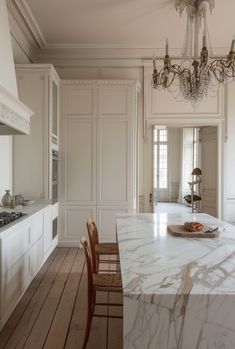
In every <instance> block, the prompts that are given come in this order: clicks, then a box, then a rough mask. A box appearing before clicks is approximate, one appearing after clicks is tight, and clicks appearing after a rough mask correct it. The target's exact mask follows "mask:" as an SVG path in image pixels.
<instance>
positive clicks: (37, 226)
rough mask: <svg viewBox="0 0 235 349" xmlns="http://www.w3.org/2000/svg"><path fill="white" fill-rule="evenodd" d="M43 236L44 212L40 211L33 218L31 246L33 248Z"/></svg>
mask: <svg viewBox="0 0 235 349" xmlns="http://www.w3.org/2000/svg"><path fill="white" fill-rule="evenodd" d="M42 234H43V212H42V211H40V212H38V213H36V214H34V215H33V216H32V217H31V228H30V245H31V246H32V245H33V244H34V243H35V242H36V241H37V240H39V239H40V238H41V237H42Z"/></svg>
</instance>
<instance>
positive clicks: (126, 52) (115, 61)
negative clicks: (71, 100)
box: [7, 0, 229, 67]
mask: <svg viewBox="0 0 235 349" xmlns="http://www.w3.org/2000/svg"><path fill="white" fill-rule="evenodd" d="M7 5H8V13H9V21H10V28H11V34H12V36H13V37H14V39H15V40H16V42H17V44H18V46H19V47H20V48H21V50H22V51H23V52H24V53H25V54H26V55H27V56H28V58H29V59H30V61H31V62H34V63H48V62H50V63H51V64H53V65H55V66H57V67H60V66H61V67H62V66H82V67H85V66H87V67H94V66H96V67H97V66H98V67H102V66H114V67H123V66H126V67H139V66H142V67H143V65H145V64H144V62H145V61H146V60H147V61H149V62H150V61H151V59H152V57H153V56H155V57H156V59H157V60H162V59H163V57H164V55H165V49H164V48H163V47H162V48H160V47H154V46H151V45H144V44H143V45H138V44H94V43H93V44H81V43H57V44H56V43H55V44H51V43H47V42H46V39H45V37H44V35H43V33H42V31H41V29H40V27H39V25H38V23H37V21H36V19H35V17H34V16H33V14H32V12H31V10H30V8H29V6H28V5H27V3H26V0H7ZM228 51H229V48H228V47H226V48H224V47H222V48H215V49H214V56H216V57H226V55H227V53H228ZM181 52H182V48H171V49H170V54H171V57H172V59H176V60H179V59H180V57H181Z"/></svg>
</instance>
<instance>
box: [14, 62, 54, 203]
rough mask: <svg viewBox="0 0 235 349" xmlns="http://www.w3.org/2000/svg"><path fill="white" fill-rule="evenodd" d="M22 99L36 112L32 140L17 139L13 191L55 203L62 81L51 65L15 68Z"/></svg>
mask: <svg viewBox="0 0 235 349" xmlns="http://www.w3.org/2000/svg"><path fill="white" fill-rule="evenodd" d="M16 76H17V84H18V91H19V98H20V100H21V101H22V102H24V103H25V104H26V105H28V106H30V108H31V109H32V110H33V111H34V113H35V114H34V116H33V117H32V119H31V134H30V136H27V137H25V136H14V167H13V168H14V171H13V172H14V174H13V191H14V193H22V195H23V196H24V197H27V198H34V199H45V200H50V199H52V149H55V150H58V135H59V134H58V125H59V122H58V117H59V83H60V80H59V77H58V75H57V73H56V71H55V69H54V68H53V66H52V65H48V64H20V65H16Z"/></svg>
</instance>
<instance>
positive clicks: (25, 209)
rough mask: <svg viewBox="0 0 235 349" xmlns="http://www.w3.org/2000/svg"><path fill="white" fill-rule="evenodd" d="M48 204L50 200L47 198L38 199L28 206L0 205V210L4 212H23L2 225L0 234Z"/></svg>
mask: <svg viewBox="0 0 235 349" xmlns="http://www.w3.org/2000/svg"><path fill="white" fill-rule="evenodd" d="M49 205H51V202H50V201H47V200H38V201H35V202H34V203H33V204H30V205H28V206H17V207H15V208H6V207H2V206H0V212H1V211H6V212H22V213H23V214H24V216H23V217H21V218H19V219H16V220H15V221H13V222H12V223H10V224H7V225H4V226H3V227H1V228H0V234H1V233H2V232H4V231H6V230H7V229H9V228H12V227H13V226H15V225H16V224H18V223H20V222H22V221H24V220H25V219H27V218H29V217H30V216H32V215H33V214H35V213H37V212H39V211H41V210H43V209H44V208H46V207H48V206H49Z"/></svg>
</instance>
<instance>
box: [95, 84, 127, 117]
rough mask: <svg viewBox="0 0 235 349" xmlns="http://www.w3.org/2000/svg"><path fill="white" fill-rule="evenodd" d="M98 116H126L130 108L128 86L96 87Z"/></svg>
mask: <svg viewBox="0 0 235 349" xmlns="http://www.w3.org/2000/svg"><path fill="white" fill-rule="evenodd" d="M98 104H99V107H98V117H100V118H102V117H106V116H107V117H109V118H110V117H112V116H114V117H118V116H119V117H122V118H123V117H128V115H129V110H130V87H129V86H126V85H115V86H113V85H104V86H99V87H98Z"/></svg>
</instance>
